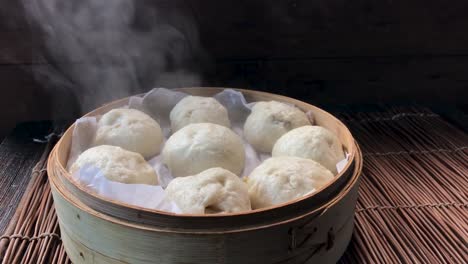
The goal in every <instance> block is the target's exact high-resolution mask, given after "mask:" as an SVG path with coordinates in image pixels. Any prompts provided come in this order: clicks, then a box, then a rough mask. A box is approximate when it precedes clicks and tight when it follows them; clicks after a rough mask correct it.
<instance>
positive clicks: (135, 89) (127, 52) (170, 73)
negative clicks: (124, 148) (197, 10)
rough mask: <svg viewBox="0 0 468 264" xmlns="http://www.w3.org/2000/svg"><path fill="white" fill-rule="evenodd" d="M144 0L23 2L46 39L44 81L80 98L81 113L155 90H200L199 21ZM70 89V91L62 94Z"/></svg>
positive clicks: (42, 77)
mask: <svg viewBox="0 0 468 264" xmlns="http://www.w3.org/2000/svg"><path fill="white" fill-rule="evenodd" d="M154 2H160V1H144V0H133V1H132V0H111V1H104V0H80V1H63V0H36V1H30V0H23V4H24V7H25V10H26V12H27V14H28V17H30V18H31V24H32V25H34V26H37V27H38V28H39V29H40V30H41V31H42V32H44V33H45V34H43V35H44V36H45V37H44V54H42V55H43V56H44V58H45V59H46V60H47V61H48V62H49V63H50V65H52V66H43V67H38V69H39V71H38V73H39V76H40V77H41V80H43V81H46V82H47V84H48V86H50V87H55V88H54V89H59V90H60V89H62V91H61V92H62V94H63V93H64V92H66V93H68V94H70V93H71V95H70V96H74V97H76V98H77V100H78V102H79V104H80V106H81V111H82V112H85V111H88V110H90V109H92V108H94V107H96V106H98V105H100V104H102V103H104V102H108V101H110V100H112V99H116V98H121V97H125V96H128V95H130V94H136V93H140V92H143V91H147V90H149V89H151V88H153V87H156V86H165V87H180V86H196V85H199V82H200V78H199V75H198V73H197V72H196V71H195V70H194V69H195V68H198V67H196V66H197V64H198V63H200V60H201V58H202V56H201V54H202V52H201V48H200V45H199V39H198V32H197V30H196V28H195V22H194V20H193V18H191V17H190V16H188V15H187V14H182V11H181V9H180V8H179V7H174V5H172V6H171V4H170V2H171V1H168V3H166V6H163V7H161V6H157V3H154ZM64 89H66V90H67V91H63V90H64Z"/></svg>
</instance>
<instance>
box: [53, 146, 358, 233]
mask: <svg viewBox="0 0 468 264" xmlns="http://www.w3.org/2000/svg"><path fill="white" fill-rule="evenodd" d="M355 147H356V151H357V153H356V166H355V167H354V172H353V174H352V175H353V177H352V178H351V180H350V181H349V182H348V184H347V185H346V186H345V188H344V189H343V190H342V191H341V192H340V193H339V194H338V195H337V196H335V197H334V198H333V199H332V200H330V201H328V202H327V203H325V204H323V205H322V206H320V207H319V208H316V209H315V210H312V211H309V212H307V213H304V214H301V215H299V216H295V217H293V218H287V219H284V220H281V221H277V222H273V223H268V224H263V225H256V226H247V227H241V228H233V229H229V230H227V229H204V230H199V229H186V228H170V229H168V228H164V227H158V226H153V225H148V224H141V223H135V222H131V221H128V220H125V219H120V218H116V217H114V216H111V215H107V214H105V213H101V212H98V211H96V210H94V209H93V208H90V207H89V206H87V205H86V204H84V203H83V202H82V201H80V200H79V199H78V198H77V197H75V196H74V195H72V194H69V193H64V190H65V191H66V187H64V186H63V185H62V184H60V179H58V178H56V177H50V176H49V179H50V184H51V185H52V187H53V190H55V191H56V192H58V193H59V194H60V196H61V197H62V198H63V199H65V200H66V201H67V202H68V203H70V204H72V205H73V206H75V207H76V208H79V209H80V210H82V211H84V212H85V213H87V214H90V215H92V216H94V217H97V218H100V219H102V220H105V221H108V222H110V223H112V224H115V225H119V226H124V227H130V228H135V229H139V230H144V231H150V232H158V233H168V234H169V233H171V234H173V233H177V234H191V235H200V234H205V235H206V234H213V235H223V234H227V233H240V232H246V231H252V230H261V229H267V228H271V227H274V226H278V225H285V224H288V223H293V222H296V221H297V220H300V219H303V218H305V217H307V216H310V215H313V214H319V213H320V215H322V214H324V213H326V212H327V210H328V209H329V208H331V207H333V206H334V205H335V204H337V203H338V202H340V201H341V200H342V199H343V198H344V197H346V196H347V195H348V193H349V192H350V191H351V189H353V187H354V186H355V185H356V184H357V183H358V182H359V179H360V175H361V171H362V166H363V158H362V153H361V151H360V148H359V145H357V144H356V145H355ZM55 155H57V153H56V151H53V152H52V153H51V156H52V157H54V156H55ZM53 162H54V161H53V158H50V159H49V160H48V162H47V166H48V167H49V166H53V165H52V163H53ZM176 216H179V215H176ZM182 216H183V215H182ZM350 217H352V215H351V216H350Z"/></svg>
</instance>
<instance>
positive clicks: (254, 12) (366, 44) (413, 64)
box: [0, 0, 468, 138]
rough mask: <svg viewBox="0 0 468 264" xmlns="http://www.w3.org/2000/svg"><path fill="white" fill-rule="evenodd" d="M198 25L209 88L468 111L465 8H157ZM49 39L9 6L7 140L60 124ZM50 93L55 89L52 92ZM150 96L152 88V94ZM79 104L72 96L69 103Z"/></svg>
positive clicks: (0, 1)
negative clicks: (38, 75)
mask: <svg viewBox="0 0 468 264" xmlns="http://www.w3.org/2000/svg"><path fill="white" fill-rule="evenodd" d="M149 2H152V3H155V4H161V5H164V6H166V7H167V6H171V7H172V8H173V9H180V12H181V13H182V14H185V15H187V16H191V18H193V20H194V21H196V23H197V24H198V30H199V33H200V39H201V43H202V47H203V48H204V50H205V52H206V54H207V56H208V57H207V58H208V61H209V62H210V63H208V64H206V63H203V64H200V65H202V66H201V67H202V69H201V71H202V72H203V77H204V79H203V84H204V85H217V86H230V87H244V88H252V89H260V90H268V91H273V92H276V93H281V94H286V95H289V96H293V97H297V98H301V99H304V100H309V101H311V102H313V103H316V104H319V105H323V104H346V103H362V102H367V103H375V102H387V103H400V102H415V103H421V104H452V105H463V104H466V103H467V96H468V95H467V90H468V15H467V14H468V2H467V1H465V0H452V1H438V0H415V1H404V0H384V1H372V0H356V1H345V0H331V1H324V0H296V1H266V0H264V1H260V0H255V1H252V0H236V1H231V0H228V1H227V0H226V1H208V0H190V1H182V0H172V1H167V0H154V1H149ZM41 41H42V40H41V36H40V33H39V32H38V31H36V30H33V29H32V27H31V26H30V25H28V23H27V19H26V16H25V14H24V11H23V8H22V7H21V4H20V1H19V0H17V1H11V0H0V85H1V96H0V109H1V111H0V120H1V125H0V138H2V136H4V135H5V133H7V131H8V130H10V129H11V128H12V127H13V126H14V125H15V124H16V123H18V122H21V121H25V120H34V119H47V118H51V116H52V115H53V113H54V111H56V110H54V109H56V108H55V107H54V106H53V101H54V100H53V98H52V95H51V94H54V92H53V91H54V90H53V89H46V88H45V87H44V85H45V84H43V83H41V82H38V81H37V80H36V79H35V78H34V75H33V74H32V72H33V71H34V70H35V69H36V68H40V67H44V66H47V63H48V62H47V61H46V60H44V59H43V58H41V57H38V56H36V55H37V54H38V53H40V50H41V47H42V44H41ZM47 85H50V84H47ZM148 88H149V87H148ZM63 96H72V95H67V94H65V95H63Z"/></svg>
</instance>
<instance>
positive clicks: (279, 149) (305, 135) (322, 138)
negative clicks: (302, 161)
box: [272, 126, 345, 174]
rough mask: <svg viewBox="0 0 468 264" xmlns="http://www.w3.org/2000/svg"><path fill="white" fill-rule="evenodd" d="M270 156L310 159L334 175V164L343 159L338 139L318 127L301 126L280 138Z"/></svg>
mask: <svg viewBox="0 0 468 264" xmlns="http://www.w3.org/2000/svg"><path fill="white" fill-rule="evenodd" d="M272 156H273V157H277V156H294V157H301V158H306V159H312V160H315V161H317V162H318V163H320V164H322V166H324V167H325V168H327V169H329V170H330V171H331V172H333V173H334V174H336V173H337V170H336V164H337V163H338V162H340V161H341V160H343V159H344V158H345V156H344V152H343V148H342V145H341V142H340V140H339V139H338V137H337V136H336V135H335V134H333V133H332V132H330V131H329V130H328V129H326V128H324V127H320V126H303V127H299V128H296V129H293V130H291V131H289V132H288V133H286V134H284V135H283V136H282V137H280V138H279V139H278V140H277V141H276V144H275V145H274V147H273V151H272Z"/></svg>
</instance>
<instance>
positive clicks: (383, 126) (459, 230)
mask: <svg viewBox="0 0 468 264" xmlns="http://www.w3.org/2000/svg"><path fill="white" fill-rule="evenodd" d="M338 116H339V117H340V118H341V119H342V120H343V121H344V122H345V123H346V124H347V125H348V127H349V128H350V129H351V131H352V133H353V135H354V136H355V138H356V139H357V140H358V142H359V144H360V146H361V148H362V150H363V153H364V169H363V175H362V180H361V186H360V193H359V194H360V196H359V200H358V204H357V208H356V215H355V231H354V234H353V239H352V241H351V244H350V246H349V247H348V250H347V251H346V253H345V255H344V256H343V258H342V259H341V261H340V262H341V263H468V252H467V241H468V211H467V208H468V203H467V190H468V168H467V164H468V135H467V134H466V133H464V132H463V131H461V130H460V129H458V128H457V127H455V126H453V125H451V124H450V123H448V122H446V121H445V120H444V119H443V118H441V117H440V116H438V115H436V114H434V113H433V112H431V111H429V110H427V109H424V108H390V109H386V110H385V111H379V112H370V113H363V112H361V113H354V114H347V113H339V114H338ZM46 154H47V152H46V153H45V155H44V156H43V159H41V161H40V162H39V163H38V165H37V166H36V168H35V170H34V171H33V175H32V176H33V177H32V179H31V183H30V186H29V191H28V192H26V194H25V195H24V197H23V200H22V201H21V203H20V206H19V207H18V210H17V213H16V215H15V217H14V219H13V220H12V222H11V224H10V225H9V228H8V229H7V231H6V233H5V235H4V236H3V237H2V240H1V241H0V256H2V257H3V262H2V263H69V262H70V261H69V259H68V258H67V256H66V253H65V251H64V250H63V247H62V244H61V241H60V232H59V228H58V224H57V217H56V215H55V212H54V208H53V201H52V198H51V193H50V187H49V185H48V182H47V176H46V172H45V160H46Z"/></svg>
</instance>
